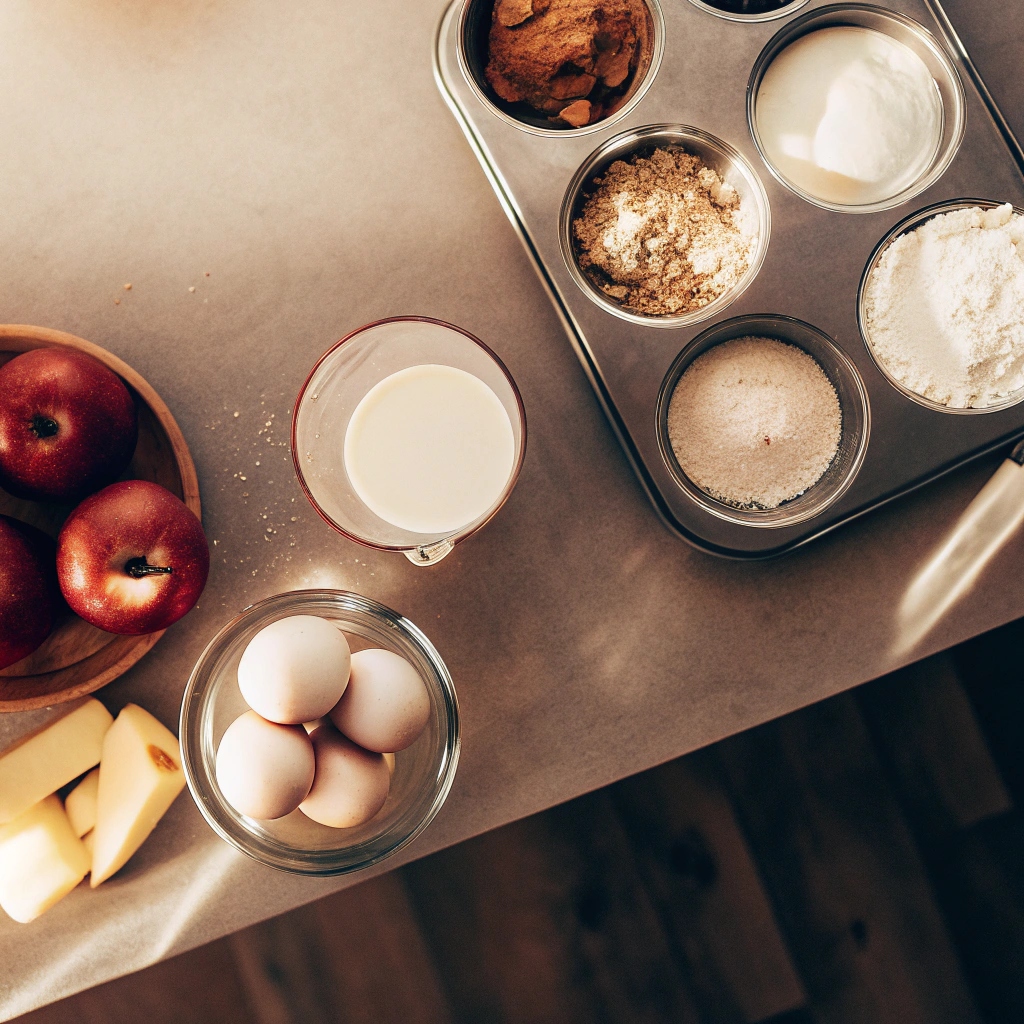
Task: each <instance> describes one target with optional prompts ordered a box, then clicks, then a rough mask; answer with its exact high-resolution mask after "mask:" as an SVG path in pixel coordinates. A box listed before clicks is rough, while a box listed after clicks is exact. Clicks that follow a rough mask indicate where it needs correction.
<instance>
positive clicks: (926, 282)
mask: <svg viewBox="0 0 1024 1024" xmlns="http://www.w3.org/2000/svg"><path fill="white" fill-rule="evenodd" d="M1022 241H1024V217H1021V216H1018V215H1016V214H1014V212H1013V208H1012V207H1011V206H1010V205H1009V204H1007V205H1005V206H1000V207H997V208H995V209H991V210H982V209H980V208H979V207H972V208H970V209H965V210H956V211H953V212H951V213H944V214H940V215H939V216H937V217H933V218H932V219H931V220H929V221H928V222H926V223H925V224H923V225H922V226H921V227H919V228H918V229H917V230H916V231H911V232H908V233H907V234H904V235H900V236H899V237H898V238H897V239H895V241H893V242H892V244H891V245H890V246H889V247H888V248H887V249H886V250H885V253H884V254H883V255H882V258H881V259H880V260H879V261H878V264H877V266H876V267H875V269H874V271H873V272H872V274H871V277H870V278H869V279H868V281H867V285H866V288H865V293H864V313H865V320H866V323H865V326H866V328H867V334H868V338H869V341H870V344H871V347H872V349H873V350H874V354H875V357H876V358H877V359H878V361H879V362H880V363H881V364H882V365H883V366H884V367H885V369H886V370H888V372H889V373H890V374H891V375H892V376H893V377H894V378H895V379H896V380H897V381H899V382H900V383H901V384H902V385H903V386H904V387H905V388H907V389H908V390H909V391H913V392H914V393H915V394H918V395H922V396H923V397H925V398H928V399H931V400H932V401H933V402H937V403H939V404H941V405H948V406H950V407H952V408H955V409H967V408H972V409H976V408H984V407H985V406H989V405H993V404H995V403H998V402H999V401H1000V400H1002V399H1003V398H1005V397H1006V396H1008V395H1010V394H1012V393H1013V392H1015V391H1018V390H1019V389H1020V388H1022V387H1024V247H1022V245H1021V242H1022Z"/></svg>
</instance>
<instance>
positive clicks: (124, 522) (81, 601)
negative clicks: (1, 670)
mask: <svg viewBox="0 0 1024 1024" xmlns="http://www.w3.org/2000/svg"><path fill="white" fill-rule="evenodd" d="M209 571H210V549H209V547H207V544H206V537H205V535H204V534H203V527H202V525H201V524H200V522H199V520H198V519H197V518H196V517H195V515H194V514H193V513H192V512H191V511H190V510H189V508H188V507H187V506H186V505H185V504H184V503H183V502H181V501H179V500H178V498H176V497H175V496H174V495H173V494H171V492H170V491H168V490H167V489H166V488H164V487H161V486H160V485H159V484H154V483H150V482H149V481H148V480H125V481H123V482H122V483H117V484H111V485H110V486H109V487H104V488H103V490H102V491H100V492H99V494H94V495H93V496H92V497H91V498H86V499H85V501H83V502H82V504H81V505H79V506H78V508H76V509H75V510H74V512H72V513H71V515H70V516H69V517H68V519H67V521H66V522H65V523H64V528H63V529H62V530H61V531H60V536H59V537H58V538H57V578H58V579H59V580H60V589H61V591H62V592H63V594H64V598H65V600H66V601H67V603H68V604H69V605H70V606H71V610H72V611H73V612H75V613H76V614H77V615H80V616H81V617H82V618H83V619H85V621H86V622H91V623H92V624H93V625H94V626H98V627H99V628H100V629H105V630H106V631H107V632H108V633H129V634H132V635H137V634H140V633H153V632H155V631H156V630H158V629H166V628H167V627H168V626H169V625H170V624H171V623H172V622H177V621H178V619H180V618H181V617H182V615H184V614H185V613H186V612H187V611H188V610H189V609H190V608H191V607H192V605H194V604H195V603H196V601H198V600H199V595H200V594H201V593H202V592H203V587H205V586H206V577H207V575H208V574H209Z"/></svg>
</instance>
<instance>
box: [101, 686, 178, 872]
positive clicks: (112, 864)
mask: <svg viewBox="0 0 1024 1024" xmlns="http://www.w3.org/2000/svg"><path fill="white" fill-rule="evenodd" d="M184 785H185V773H184V772H183V771H182V770H181V753H180V750H179V747H178V740H177V738H176V737H175V735H174V733H172V732H171V731H170V730H169V729H168V728H167V727H166V726H165V725H163V724H162V723H161V722H158V721H157V720H156V719H155V718H154V717H153V716H152V715H151V714H150V713H149V712H148V711H144V710H143V709H142V708H140V707H139V706H138V705H137V704H128V705H127V706H126V707H125V708H124V709H123V710H122V712H121V714H119V715H118V716H117V720H116V721H115V722H114V724H113V725H112V726H111V727H110V729H109V730H108V731H107V735H106V736H105V737H104V739H103V756H102V758H101V759H100V781H99V793H98V796H97V802H96V827H95V829H94V830H93V832H94V835H93V855H92V878H91V880H90V883H89V884H90V885H91V886H92V887H93V888H94V889H95V888H96V886H97V885H99V884H100V882H103V881H106V879H108V878H109V877H110V876H111V875H112V874H114V872H116V871H119V870H120V869H121V868H122V867H124V864H125V862H126V861H127V860H128V858H129V857H130V856H131V855H132V854H133V853H134V852H135V851H136V850H137V849H138V848H139V847H140V846H141V845H142V844H143V842H144V841H145V839H146V837H147V836H148V835H149V833H150V832H152V831H153V829H154V827H155V826H156V823H157V822H158V821H159V820H160V819H161V818H162V817H163V816H164V814H165V812H166V811H167V809H168V808H169V807H170V806H171V804H172V803H174V798H175V797H176V796H177V795H178V794H179V793H180V792H181V790H182V788H183V787H184Z"/></svg>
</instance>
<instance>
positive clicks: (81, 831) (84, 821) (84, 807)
mask: <svg viewBox="0 0 1024 1024" xmlns="http://www.w3.org/2000/svg"><path fill="white" fill-rule="evenodd" d="M99 790H100V770H99V768H93V770H92V771H91V772H89V774H88V775H86V777H85V778H84V779H82V781H81V782H80V783H79V784H78V785H77V786H75V788H74V789H73V790H71V792H70V793H68V795H67V799H66V800H65V801H64V810H65V811H67V812H68V821H70V822H71V827H72V828H73V829H74V830H75V835H76V836H78V838H79V839H81V838H82V837H83V836H84V835H85V834H86V833H87V832H91V831H92V830H93V829H94V828H95V827H96V798H97V796H98V795H99Z"/></svg>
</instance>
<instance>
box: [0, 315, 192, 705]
mask: <svg viewBox="0 0 1024 1024" xmlns="http://www.w3.org/2000/svg"><path fill="white" fill-rule="evenodd" d="M18 340H21V341H29V342H40V343H41V344H39V345H35V346H32V347H33V348H44V347H48V346H53V347H58V348H60V347H63V348H73V349H77V350H78V351H79V352H85V353H86V354H87V355H91V356H92V357H93V358H95V359H97V360H99V362H101V363H103V365H104V366H107V367H109V368H110V369H111V370H113V371H114V373H116V374H117V375H118V376H119V377H121V378H123V379H124V380H125V381H126V382H127V383H128V384H129V385H130V386H131V387H132V388H133V389H134V390H135V392H136V393H137V394H138V396H139V398H141V399H142V401H143V402H145V403H146V405H147V406H148V407H149V409H150V411H151V412H152V413H153V415H154V416H155V417H156V420H157V422H158V423H159V424H160V426H161V428H162V429H163V431H164V433H165V434H166V435H167V438H168V440H169V441H170V443H171V451H172V453H173V454H174V461H175V463H176V464H177V467H178V475H179V476H180V477H181V490H182V500H183V501H184V502H185V504H186V505H187V506H188V508H190V509H191V510H192V511H193V512H194V513H195V515H196V518H198V519H199V520H200V521H201V520H202V507H201V504H200V500H199V477H198V475H197V474H196V467H195V463H194V462H193V461H192V453H191V452H190V451H189V447H188V444H187V443H186V441H185V437H184V435H183V434H182V432H181V428H180V427H179V426H178V423H177V420H175V418H174V415H173V414H172V413H171V410H170V409H169V408H168V407H167V404H166V403H165V402H164V400H163V399H162V398H161V397H160V396H159V395H158V394H157V392H156V390H155V389H154V388H153V386H152V385H151V384H150V383H149V381H147V380H146V378H145V377H143V376H142V375H141V374H140V373H138V372H137V371H135V370H133V369H132V368H131V367H130V366H129V365H128V364H127V363H126V362H124V361H123V360H122V359H119V358H118V357H117V356H115V355H114V354H113V353H112V352H108V351H107V350H106V349H105V348H103V347H102V346H100V345H97V344H95V343H94V342H91V341H86V340H85V338H79V337H78V336H77V335H74V334H69V333H67V332H66V331H58V330H55V329H54V328H52V327H34V326H32V325H30V324H0V352H10V351H12V349H11V348H10V347H8V346H7V345H5V344H4V342H7V341H18ZM24 351H26V352H27V351H30V349H28V348H26V349H24ZM164 632H165V631H164V630H159V631H158V632H156V633H146V634H143V635H142V636H120V635H118V634H115V633H111V634H110V641H109V643H107V644H105V645H104V646H103V647H102V648H100V650H99V651H96V652H94V653H93V654H91V655H89V657H88V658H85V659H84V660H83V661H81V662H78V663H77V665H78V666H81V665H87V664H88V663H89V661H90V659H91V658H95V657H96V656H97V655H98V654H100V653H101V652H103V651H106V650H107V649H108V648H109V647H110V645H111V644H120V645H122V646H123V648H124V653H123V654H122V655H121V657H119V658H118V659H117V661H116V662H115V663H114V664H113V665H108V666H107V667H106V668H105V669H103V670H102V671H100V672H98V673H96V675H94V676H90V677H89V678H88V679H85V680H82V681H81V682H77V683H74V684H72V685H70V686H68V687H66V688H65V689H63V690H58V691H56V692H54V693H47V694H43V695H41V696H39V697H22V698H20V699H4V698H3V697H0V714H3V713H7V712H12V711H34V710H37V709H39V708H49V707H53V706H55V705H57V704H64V703H66V702H67V701H70V700H74V699H75V698H77V697H84V696H85V695H86V694H89V693H94V692H95V691H96V690H98V689H100V688H101V687H103V686H106V685H107V683H110V682H113V681H114V680H115V679H117V678H118V676H121V675H123V674H124V673H125V672H127V671H128V669H130V668H131V667H132V666H133V665H134V664H136V663H137V662H138V661H139V660H140V659H141V658H142V657H143V656H144V655H145V654H146V653H147V652H148V651H149V650H150V649H151V648H152V647H153V645H154V644H155V643H156V642H157V641H158V640H159V639H160V637H162V636H163V635H164ZM75 667H77V666H76V665H71V666H67V667H65V668H61V669H54V670H53V671H52V672H41V673H39V674H38V675H34V676H7V677H4V678H6V679H12V680H13V679H45V678H47V677H51V676H53V675H56V674H58V673H61V672H68V671H70V670H71V669H73V668H75Z"/></svg>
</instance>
